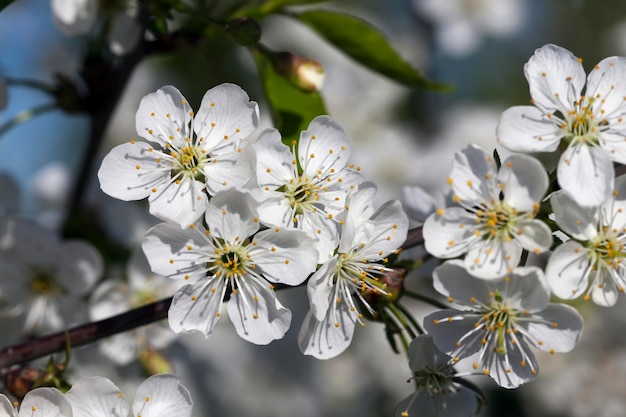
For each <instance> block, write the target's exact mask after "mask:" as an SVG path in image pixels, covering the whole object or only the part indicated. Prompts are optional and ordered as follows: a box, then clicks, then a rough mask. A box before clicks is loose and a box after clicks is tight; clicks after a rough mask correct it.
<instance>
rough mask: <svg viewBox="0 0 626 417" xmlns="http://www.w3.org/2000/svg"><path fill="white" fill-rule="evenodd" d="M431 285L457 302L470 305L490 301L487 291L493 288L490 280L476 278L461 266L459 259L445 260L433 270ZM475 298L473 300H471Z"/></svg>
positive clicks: (486, 303) (485, 303)
mask: <svg viewBox="0 0 626 417" xmlns="http://www.w3.org/2000/svg"><path fill="white" fill-rule="evenodd" d="M433 286H434V288H435V290H437V292H439V294H441V295H443V296H445V297H452V299H453V301H454V302H456V303H459V304H463V305H467V306H472V305H474V304H475V303H481V304H484V305H488V304H490V303H491V297H489V292H491V291H492V290H493V288H494V287H493V284H492V283H491V282H490V281H487V280H484V279H480V278H476V277H475V276H473V275H471V274H470V273H469V272H467V270H466V269H465V267H464V266H463V261H462V260H461V259H454V260H451V261H446V262H444V263H443V264H441V265H439V266H438V267H437V268H435V270H434V271H433ZM472 299H475V300H476V301H475V302H472V301H471V300H472Z"/></svg>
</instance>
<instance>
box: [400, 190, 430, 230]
mask: <svg viewBox="0 0 626 417" xmlns="http://www.w3.org/2000/svg"><path fill="white" fill-rule="evenodd" d="M402 197H403V198H402V201H403V206H404V211H405V212H406V213H407V214H408V216H409V217H410V218H411V219H413V220H417V221H418V222H420V223H424V222H425V221H426V219H427V218H428V216H430V215H431V214H433V213H434V212H435V211H437V204H436V203H435V200H434V199H433V197H432V196H431V195H430V194H428V193H427V192H426V191H425V190H424V189H423V188H421V187H404V188H403V189H402Z"/></svg>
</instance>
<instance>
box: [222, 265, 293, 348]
mask: <svg viewBox="0 0 626 417" xmlns="http://www.w3.org/2000/svg"><path fill="white" fill-rule="evenodd" d="M244 282H245V284H244ZM227 308H228V316H229V317H230V320H231V321H232V322H233V325H234V326H235V330H237V334H238V335H239V336H240V337H241V338H242V339H245V340H247V341H249V342H252V343H254V344H257V345H267V344H268V343H270V342H272V341H273V340H276V339H282V337H283V336H284V335H285V333H286V332H287V330H288V329H289V326H290V324H291V311H289V310H288V309H287V308H285V307H283V305H282V304H281V303H280V302H279V301H278V299H277V298H276V294H275V293H274V291H273V290H271V289H270V285H269V284H267V282H265V281H263V280H261V279H258V280H257V279H251V277H245V278H244V279H243V280H242V281H240V282H239V289H238V291H237V293H234V292H233V293H232V294H231V296H230V301H229V302H228V306H227Z"/></svg>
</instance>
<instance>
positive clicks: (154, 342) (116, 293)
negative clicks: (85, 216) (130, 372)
mask: <svg viewBox="0 0 626 417" xmlns="http://www.w3.org/2000/svg"><path fill="white" fill-rule="evenodd" d="M179 287H181V282H180V281H174V280H171V279H167V278H165V277H162V276H160V275H155V274H153V273H152V272H151V271H150V266H149V265H148V262H147V260H146V258H145V256H144V254H143V253H142V252H141V251H140V250H139V251H135V252H133V254H132V255H131V258H130V260H129V262H128V264H127V266H126V280H125V281H124V280H122V279H107V280H105V281H104V282H102V283H101V284H100V285H98V287H97V288H96V289H95V290H94V291H93V293H92V294H91V297H90V299H89V315H90V317H91V319H92V320H103V319H106V318H108V317H111V316H114V315H116V314H121V313H124V312H126V311H128V310H131V309H133V308H138V307H141V306H144V305H146V304H150V303H154V302H156V301H158V300H160V299H162V298H166V297H171V296H172V295H173V294H174V293H175V292H176V291H177V290H178V288H179ZM176 338H177V335H176V334H175V333H174V332H172V330H171V329H170V327H169V325H168V324H167V322H166V321H160V322H156V323H152V324H148V325H146V326H142V327H139V328H137V329H134V330H131V331H127V332H124V333H119V334H116V335H113V336H111V337H108V338H106V339H104V340H102V341H100V343H99V344H98V347H99V348H100V351H101V352H102V353H103V354H104V355H105V356H106V357H107V358H109V359H110V360H111V361H113V362H114V363H116V364H118V365H126V364H128V363H130V362H131V361H133V360H135V359H137V357H138V356H139V355H141V354H142V353H146V352H148V351H149V350H152V349H164V348H166V347H167V346H169V345H170V344H171V343H172V342H173V341H174V340H176Z"/></svg>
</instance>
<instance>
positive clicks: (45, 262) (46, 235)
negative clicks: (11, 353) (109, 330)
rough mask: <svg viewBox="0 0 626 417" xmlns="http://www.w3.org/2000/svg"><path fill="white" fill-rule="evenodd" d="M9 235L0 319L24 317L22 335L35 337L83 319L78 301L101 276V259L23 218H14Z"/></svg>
mask: <svg viewBox="0 0 626 417" xmlns="http://www.w3.org/2000/svg"><path fill="white" fill-rule="evenodd" d="M11 233H13V235H14V238H13V240H12V246H11V247H10V248H8V249H7V250H6V251H4V252H3V253H2V255H3V258H2V262H0V270H1V272H2V276H3V278H2V280H0V314H2V315H3V316H10V317H20V318H23V331H24V332H25V333H35V334H42V333H45V332H49V331H55V330H60V329H62V328H64V327H66V326H67V325H70V324H76V323H79V322H80V321H81V320H84V319H86V316H87V314H86V306H85V303H84V302H83V300H82V297H83V296H84V295H86V294H87V292H88V291H89V290H90V289H91V287H92V286H93V285H94V284H95V282H96V281H97V280H98V279H99V278H100V276H101V275H102V272H103V261H102V258H101V257H100V254H99V253H98V252H97V251H96V250H95V249H94V248H93V247H92V246H91V245H90V244H88V243H87V242H84V241H80V240H68V241H61V240H60V238H59V237H58V236H57V235H56V234H54V233H53V232H51V231H49V230H48V229H45V228H43V227H42V226H40V225H38V224H37V223H35V222H33V221H30V220H26V219H18V218H16V219H14V220H13V226H12V229H11Z"/></svg>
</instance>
